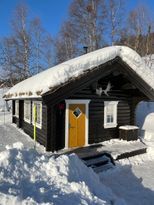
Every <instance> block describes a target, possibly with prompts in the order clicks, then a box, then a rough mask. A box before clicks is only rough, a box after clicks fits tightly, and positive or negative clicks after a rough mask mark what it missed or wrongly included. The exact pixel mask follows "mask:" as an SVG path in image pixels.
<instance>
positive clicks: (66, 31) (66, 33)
mask: <svg viewBox="0 0 154 205" xmlns="http://www.w3.org/2000/svg"><path fill="white" fill-rule="evenodd" d="M77 43H78V41H77V35H76V33H75V32H74V29H73V26H72V24H71V22H70V21H66V22H64V23H63V24H62V27H61V30H60V32H59V34H58V36H57V38H56V39H55V44H54V45H55V51H56V64H57V63H61V62H63V61H66V60H68V59H71V58H73V57H75V56H77V55H78V45H77Z"/></svg>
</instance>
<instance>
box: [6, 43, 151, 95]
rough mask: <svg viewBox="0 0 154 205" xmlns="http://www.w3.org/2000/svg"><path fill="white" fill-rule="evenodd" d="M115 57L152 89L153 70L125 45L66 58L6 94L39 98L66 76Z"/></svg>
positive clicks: (71, 77) (59, 84) (68, 77)
mask: <svg viewBox="0 0 154 205" xmlns="http://www.w3.org/2000/svg"><path fill="white" fill-rule="evenodd" d="M117 56H119V57H121V58H122V60H123V61H124V62H126V63H127V64H128V65H129V66H130V67H131V68H132V69H133V70H134V71H135V72H136V73H137V74H138V75H139V76H141V78H143V80H145V81H146V82H147V83H148V84H149V85H150V86H151V87H152V88H154V82H153V79H154V73H152V72H151V70H150V69H149V67H148V66H146V63H145V61H144V60H143V59H142V58H141V57H140V56H139V55H138V54H137V53H136V52H135V51H133V50H132V49H131V48H128V47H125V46H111V47H106V48H102V49H99V50H96V51H94V52H91V53H88V54H85V55H83V56H80V57H77V58H74V59H72V60H69V61H66V62H64V63H62V64H59V65H57V66H54V67H52V68H50V69H48V70H46V71H43V72H41V73H39V74H37V75H35V76H33V77H31V78H29V79H27V80H24V81H22V82H21V83H18V84H17V85H15V86H14V87H13V88H11V89H10V90H9V91H8V92H7V93H6V95H5V97H6V98H19V97H20V98H22V97H23V98H26V97H28V98H30V97H32V98H34V97H40V96H41V95H42V94H44V93H46V92H48V91H52V90H53V89H54V88H55V87H57V86H62V85H63V84H64V83H66V82H68V81H69V79H74V78H76V77H78V76H79V75H81V74H83V73H84V72H86V71H88V70H89V69H93V68H95V67H97V66H99V65H101V64H104V63H106V62H108V61H110V60H112V59H114V58H116V57H117ZM31 85H33V86H31Z"/></svg>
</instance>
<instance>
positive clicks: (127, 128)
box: [119, 125, 138, 130]
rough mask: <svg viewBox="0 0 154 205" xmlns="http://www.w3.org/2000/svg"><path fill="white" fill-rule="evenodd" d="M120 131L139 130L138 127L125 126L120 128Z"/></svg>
mask: <svg viewBox="0 0 154 205" xmlns="http://www.w3.org/2000/svg"><path fill="white" fill-rule="evenodd" d="M119 129H122V130H136V129H138V127H137V126H133V125H124V126H120V127H119Z"/></svg>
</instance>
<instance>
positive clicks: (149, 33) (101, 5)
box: [0, 0, 154, 86]
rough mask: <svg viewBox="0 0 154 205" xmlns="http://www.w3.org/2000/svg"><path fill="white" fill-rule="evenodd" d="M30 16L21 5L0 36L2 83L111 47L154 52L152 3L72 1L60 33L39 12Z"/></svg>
mask: <svg viewBox="0 0 154 205" xmlns="http://www.w3.org/2000/svg"><path fill="white" fill-rule="evenodd" d="M30 16H31V15H30V9H29V5H27V4H23V3H22V4H19V5H18V6H17V7H16V8H15V10H14V12H13V13H12V18H11V19H10V26H11V32H10V34H9V35H8V36H4V37H3V38H1V39H0V70H1V75H0V84H2V83H3V82H4V81H5V82H6V84H7V85H9V86H13V85H15V84H16V83H17V82H20V81H21V80H24V79H26V78H28V77H30V76H32V75H34V74H37V73H39V72H41V71H43V70H45V69H47V68H49V67H52V66H53V65H56V64H59V63H61V62H64V61H66V60H69V59H72V58H74V57H77V56H80V55H83V54H85V53H87V52H91V51H94V50H97V49H99V48H103V47H106V46H111V45H125V46H129V47H131V48H133V49H134V50H136V51H137V52H138V53H139V54H140V55H141V56H142V57H143V56H150V55H152V54H153V53H154V47H153V44H154V17H153V15H152V10H151V9H150V8H149V7H148V5H143V4H138V5H137V6H136V7H135V8H133V9H131V10H129V11H128V1H126V0H72V1H71V3H70V5H69V9H68V15H67V19H65V20H64V21H63V23H62V24H61V28H60V30H59V32H58V33H57V35H56V36H53V35H52V34H51V33H49V31H47V30H46V29H45V28H44V26H43V24H42V21H41V18H40V17H39V16H36V17H33V18H32V17H30ZM51 26H52V25H51Z"/></svg>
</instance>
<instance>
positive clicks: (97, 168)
mask: <svg viewBox="0 0 154 205" xmlns="http://www.w3.org/2000/svg"><path fill="white" fill-rule="evenodd" d="M114 166H115V165H113V164H111V163H108V164H105V165H102V166H99V167H94V168H93V170H94V171H95V172H96V173H99V172H103V171H107V170H108V169H112V168H114Z"/></svg>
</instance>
